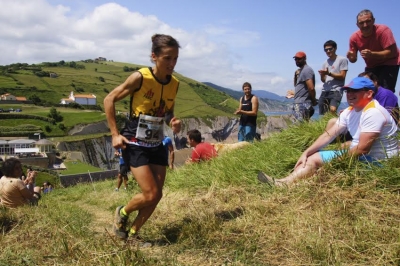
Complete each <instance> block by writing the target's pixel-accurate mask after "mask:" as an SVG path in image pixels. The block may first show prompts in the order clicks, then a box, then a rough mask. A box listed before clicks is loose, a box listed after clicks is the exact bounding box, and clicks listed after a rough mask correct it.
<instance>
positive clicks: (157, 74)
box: [152, 67, 168, 82]
mask: <svg viewBox="0 0 400 266" xmlns="http://www.w3.org/2000/svg"><path fill="white" fill-rule="evenodd" d="M152 71H153V74H154V76H155V77H156V78H157V79H158V81H160V82H167V81H168V77H167V75H163V74H162V73H160V71H158V69H157V68H156V67H153V68H152Z"/></svg>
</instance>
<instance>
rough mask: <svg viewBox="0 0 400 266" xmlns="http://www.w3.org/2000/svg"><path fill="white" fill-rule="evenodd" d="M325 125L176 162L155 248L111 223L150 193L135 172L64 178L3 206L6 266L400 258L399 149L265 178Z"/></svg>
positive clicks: (281, 169) (285, 169)
mask: <svg viewBox="0 0 400 266" xmlns="http://www.w3.org/2000/svg"><path fill="white" fill-rule="evenodd" d="M325 123H326V121H315V122H311V123H304V124H301V125H298V126H294V127H290V128H289V129H288V130H285V131H283V132H281V133H279V134H275V135H273V136H271V137H270V138H268V139H267V140H263V141H261V142H255V143H253V144H252V145H248V146H246V147H243V148H242V149H240V150H234V151H232V152H229V153H225V154H221V155H220V156H219V157H218V158H216V159H214V160H212V161H210V162H207V163H203V164H194V165H186V166H183V167H181V168H179V169H177V170H174V171H168V173H167V178H166V183H165V187H164V190H163V195H164V196H163V198H162V199H161V201H160V203H159V205H158V206H157V208H156V210H155V212H154V213H153V215H152V216H151V217H150V219H149V220H148V221H147V223H146V224H145V225H144V226H143V228H142V229H141V230H140V235H141V236H142V237H143V238H144V239H145V240H146V241H147V242H149V243H151V244H152V247H149V248H143V247H141V246H140V245H139V244H138V243H135V242H133V243H132V242H128V243H123V242H121V241H118V240H117V239H116V238H115V237H114V235H113V232H112V229H111V225H112V221H113V214H114V211H115V208H116V207H117V206H119V205H122V204H126V202H128V200H129V199H130V198H131V197H132V195H134V194H136V193H138V191H139V188H138V186H137V184H136V183H135V182H133V181H132V179H131V178H130V181H129V185H128V191H120V192H114V188H115V182H116V181H115V180H107V181H102V182H94V183H90V184H78V185H76V186H73V187H68V188H60V187H59V186H58V185H57V186H56V189H55V190H54V191H53V192H51V193H50V194H46V195H44V196H43V198H42V200H41V202H40V203H39V206H38V207H34V208H32V207H28V206H26V207H23V208H20V209H16V210H8V211H6V210H4V209H1V208H0V230H1V232H2V235H1V238H0V246H1V249H2V252H0V265H143V266H144V265H193V266H197V265H288V266H292V265H293V266H294V265H296V266H297V265H399V263H400V253H399V252H400V238H399V221H400V211H399V204H400V197H399V192H400V186H399V184H400V172H399V169H400V160H399V158H398V157H396V158H392V159H390V160H388V162H384V164H383V167H374V166H369V165H366V164H362V163H360V162H357V161H354V160H334V161H332V163H330V164H327V165H326V166H325V167H324V168H323V169H321V170H320V171H318V172H317V173H316V174H315V176H313V177H311V178H308V179H307V180H304V181H301V182H299V183H298V184H297V185H295V186H293V187H290V188H273V187H270V186H268V185H266V184H261V183H259V182H258V181H257V177H256V176H257V171H259V170H262V171H265V172H267V173H269V174H270V175H273V176H275V177H277V178H280V177H283V176H285V175H286V174H287V173H289V172H290V171H291V169H292V168H293V165H294V164H295V162H296V160H297V158H298V156H299V155H300V154H301V153H302V151H303V150H304V147H306V146H308V145H309V144H310V143H311V142H313V141H314V140H315V139H316V137H317V136H318V135H319V134H320V133H321V132H322V131H323V130H324V128H325ZM133 218H134V215H131V216H130V221H132V220H133Z"/></svg>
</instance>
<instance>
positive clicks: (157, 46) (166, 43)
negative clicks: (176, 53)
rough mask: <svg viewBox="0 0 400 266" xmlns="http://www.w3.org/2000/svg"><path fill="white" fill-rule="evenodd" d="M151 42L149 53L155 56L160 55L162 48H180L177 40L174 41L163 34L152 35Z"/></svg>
mask: <svg viewBox="0 0 400 266" xmlns="http://www.w3.org/2000/svg"><path fill="white" fill-rule="evenodd" d="M151 42H152V43H153V44H152V46H151V52H152V53H154V54H155V55H157V56H158V55H160V53H161V49H162V48H165V47H176V48H181V46H180V45H179V43H178V41H177V40H175V39H174V38H173V37H172V36H169V35H165V34H154V35H153V36H152V37H151ZM150 58H151V57H150ZM152 61H153V60H152Z"/></svg>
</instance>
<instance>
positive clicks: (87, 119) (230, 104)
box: [0, 62, 265, 138]
mask: <svg viewBox="0 0 400 266" xmlns="http://www.w3.org/2000/svg"><path fill="white" fill-rule="evenodd" d="M77 63H78V64H81V65H84V66H85V69H74V68H70V67H67V66H64V67H62V66H58V67H44V66H42V70H43V71H47V72H52V73H57V75H58V77H57V78H50V77H38V76H36V75H34V74H33V72H32V71H30V70H23V69H18V70H16V73H7V74H4V73H3V74H0V94H2V93H11V94H13V95H15V96H24V97H26V98H27V99H29V97H31V96H33V95H36V96H38V97H39V98H40V99H42V101H46V102H49V103H52V104H59V103H60V101H61V99H62V98H68V96H69V94H70V92H71V91H74V92H75V94H91V93H93V94H95V95H96V97H97V104H98V105H100V106H101V107H103V101H104V98H105V97H106V95H107V94H108V92H110V91H111V90H113V89H114V88H115V87H116V86H118V85H119V84H121V83H122V82H123V81H124V80H125V79H126V78H127V77H128V76H129V75H130V74H131V72H124V71H123V67H124V66H128V67H133V68H136V67H140V66H138V65H135V64H129V63H122V62H103V63H99V64H97V63H83V62H77ZM175 75H176V76H177V78H178V79H179V80H180V86H179V91H178V95H177V99H176V105H175V115H176V116H177V117H179V118H193V117H195V118H199V119H207V118H213V117H216V116H225V117H234V116H235V115H234V114H233V113H234V111H235V110H236V109H237V107H238V101H237V100H235V99H233V98H232V97H230V96H229V95H227V94H226V93H223V92H219V91H217V90H215V89H213V88H211V87H208V86H206V85H204V84H202V83H199V82H198V81H195V80H192V79H190V78H188V77H185V76H182V75H180V74H179V73H175ZM100 77H102V78H104V80H105V81H104V82H101V81H100V79H99V78H100ZM77 90H83V91H82V92H77ZM0 108H3V109H9V108H14V109H17V108H20V109H22V114H25V113H28V114H34V115H39V116H44V117H47V115H48V113H49V111H50V108H49V107H42V106H35V105H30V104H7V103H3V102H2V104H1V105H0ZM128 108H129V98H126V99H124V100H122V101H120V102H118V103H117V104H116V110H117V111H120V112H123V113H125V112H127V111H128ZM56 109H57V111H58V112H60V113H61V115H62V116H63V117H64V120H63V121H62V122H60V123H62V124H64V126H65V127H66V130H65V131H63V130H61V129H60V128H59V124H60V123H58V124H57V125H51V124H46V123H44V122H43V121H31V120H29V121H18V122H15V123H18V124H33V125H36V126H39V127H40V128H41V130H42V131H43V132H44V133H45V134H46V137H49V138H51V137H60V136H66V133H67V132H68V130H70V129H71V128H72V127H73V126H75V125H77V124H90V123H95V122H99V121H104V120H105V119H106V117H105V115H104V113H103V112H100V111H88V110H75V109H71V108H64V107H56ZM259 117H265V116H264V114H263V113H262V112H259ZM4 125H5V124H4ZM7 125H8V126H9V125H11V124H10V122H7ZM46 127H47V130H46Z"/></svg>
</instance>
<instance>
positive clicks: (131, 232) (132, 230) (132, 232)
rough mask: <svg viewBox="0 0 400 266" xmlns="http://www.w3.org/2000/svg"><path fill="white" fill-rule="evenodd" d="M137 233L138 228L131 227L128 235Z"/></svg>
mask: <svg viewBox="0 0 400 266" xmlns="http://www.w3.org/2000/svg"><path fill="white" fill-rule="evenodd" d="M135 234H136V230H135V229H133V228H131V229H130V230H129V233H128V236H133V235H135Z"/></svg>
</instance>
